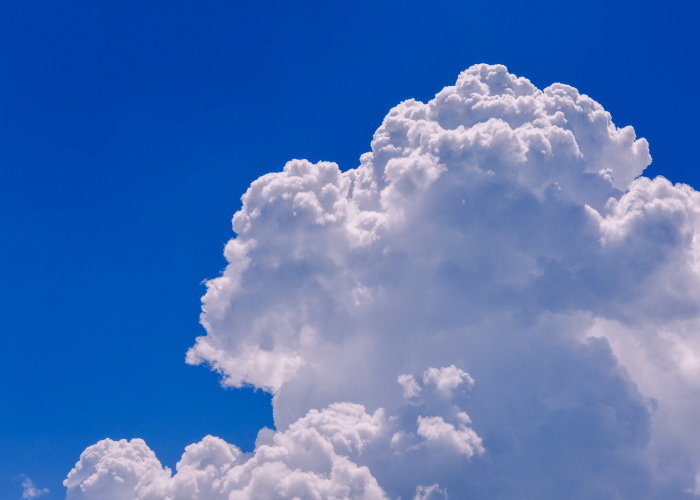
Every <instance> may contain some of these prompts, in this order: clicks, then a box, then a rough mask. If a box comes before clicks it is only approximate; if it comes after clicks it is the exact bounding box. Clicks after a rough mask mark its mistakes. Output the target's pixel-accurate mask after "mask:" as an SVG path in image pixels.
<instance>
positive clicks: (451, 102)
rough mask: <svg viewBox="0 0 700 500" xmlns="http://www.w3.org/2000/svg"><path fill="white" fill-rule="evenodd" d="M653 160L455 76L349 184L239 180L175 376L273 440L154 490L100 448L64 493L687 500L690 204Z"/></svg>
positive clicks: (504, 78) (696, 459) (574, 120)
mask: <svg viewBox="0 0 700 500" xmlns="http://www.w3.org/2000/svg"><path fill="white" fill-rule="evenodd" d="M650 162H651V157H650V155H649V149H648V145H647V142H646V141H645V140H644V139H637V138H636V137H635V133H634V130H633V129H632V128H631V127H625V128H617V127H616V126H615V125H614V124H613V122H612V119H611V116H610V114H609V113H607V112H606V111H605V110H604V109H603V108H602V106H600V105H599V104H598V103H596V102H595V101H593V100H592V99H591V98H589V97H588V96H586V95H582V94H579V92H578V91H577V90H576V89H574V88H572V87H569V86H567V85H562V84H554V85H552V86H550V87H548V88H546V89H544V90H543V91H542V90H539V89H537V88H535V87H534V86H533V85H532V84H531V83H530V82H529V81H528V80H526V79H524V78H516V77H515V76H513V75H511V74H509V73H508V72H507V71H506V68H504V67H503V66H489V65H478V66H473V67H472V68H470V69H468V70H466V71H464V72H463V73H462V74H461V75H460V76H459V78H458V80H457V83H456V84H455V85H454V86H451V87H446V88H445V89H443V90H442V91H441V92H439V93H438V94H437V95H436V96H435V98H434V99H433V100H432V101H430V102H428V103H425V104H424V103H421V102H417V101H414V100H409V101H405V102H403V103H401V104H399V105H398V106H397V107H395V108H394V109H392V110H391V111H390V112H389V114H388V115H387V116H386V118H385V119H384V121H383V123H382V125H381V127H380V128H379V129H378V130H377V132H376V133H375V135H374V139H373V141H372V150H371V152H369V153H366V154H364V155H362V157H361V159H360V166H358V167H357V168H355V169H351V170H347V171H345V172H342V171H341V170H340V168H339V167H338V166H337V165H336V164H335V163H328V162H319V163H316V164H313V163H310V162H308V161H305V160H293V161H290V162H289V163H287V165H286V166H285V167H284V170H283V171H282V172H278V173H271V174H267V175H265V176H263V177H261V178H260V179H258V180H256V181H255V182H253V184H252V185H251V186H250V188H249V189H248V191H247V192H246V193H245V195H244V196H243V198H242V201H243V206H242V208H241V210H240V211H238V212H237V213H236V214H235V215H234V218H233V229H234V231H235V232H236V233H237V236H236V238H234V239H232V240H231V241H229V243H228V244H227V245H226V249H225V256H226V258H227V260H228V262H229V264H228V266H227V268H226V270H225V271H224V272H223V274H222V276H220V277H218V278H215V279H212V280H210V281H209V282H208V283H207V287H208V288H207V293H206V295H205V296H204V297H203V299H202V300H203V312H202V316H201V322H202V325H203V326H204V327H205V329H206V335H205V336H202V337H199V338H198V339H197V341H196V344H195V345H194V346H193V347H192V348H191V349H190V350H189V352H188V353H187V362H188V363H192V364H197V363H206V364H208V365H209V366H211V367H212V369H214V370H216V371H218V372H219V373H220V374H221V376H222V383H223V384H224V385H226V386H231V387H242V386H255V387H258V388H261V389H264V390H266V391H269V392H271V393H273V394H274V399H273V407H274V417H275V425H276V427H277V429H278V431H277V432H273V431H271V430H263V431H261V433H260V436H259V439H258V444H257V447H256V449H255V451H254V452H253V453H252V454H241V453H240V451H239V450H238V449H237V448H235V447H232V446H231V445H228V444H226V443H224V442H222V441H221V440H218V439H216V438H212V437H208V438H205V439H204V441H202V442H201V443H197V444H195V445H191V446H190V447H188V448H187V449H186V451H185V454H184V455H183V459H182V461H181V462H180V463H179V464H178V467H177V473H176V474H175V475H171V473H170V471H169V470H167V469H163V468H162V467H161V466H160V464H159V463H158V461H157V459H156V458H155V456H154V455H153V453H152V452H151V451H150V450H148V448H147V447H146V445H145V444H144V443H143V442H141V441H138V440H132V441H131V442H130V443H127V442H125V441H121V442H119V443H115V442H113V441H103V442H100V443H98V444H97V445H95V446H93V447H91V448H88V450H86V452H85V453H84V454H83V456H82V457H81V460H80V462H79V463H78V465H77V466H76V468H75V469H74V470H73V471H72V472H71V473H70V475H69V477H68V479H67V480H66V483H65V484H66V486H67V487H68V496H69V498H85V499H88V498H115V499H117V498H119V499H121V498H130V499H131V498H139V499H147V498H170V499H180V498H183V499H184V498H187V499H210V498H212V499H213V498H217V499H218V498H227V499H242V498H251V499H253V498H255V499H258V498H259V499H268V498H270V499H272V498H290V499H291V498H300V499H302V498H303V499H306V498H309V499H311V498H313V499H316V498H318V499H321V498H323V499H325V498H344V499H346V498H347V499H351V498H353V499H354V498H391V499H394V498H398V497H399V496H400V497H401V498H404V499H408V498H416V499H428V498H431V499H432V498H446V497H450V498H473V499H488V500H496V499H512V498H519V499H529V498H532V499H538V500H543V499H560V498H568V499H586V500H589V499H591V498H595V499H618V498H634V499H643V498H655V499H680V498H691V497H694V495H695V494H696V493H697V492H699V491H700V484H697V482H696V479H695V478H696V476H697V475H698V472H699V471H700V431H698V430H697V425H696V419H697V415H698V414H700V413H698V412H700V335H698V333H697V332H698V331H699V329H700V279H699V278H700V275H699V274H698V273H699V272H700V239H699V238H698V236H697V235H700V227H699V224H700V195H698V193H697V192H696V191H694V190H693V189H692V188H690V187H689V186H684V185H680V184H678V185H672V184H671V183H670V182H668V181H667V180H666V179H664V178H661V177H659V178H656V179H654V180H651V179H648V178H645V177H640V175H641V174H642V172H643V170H644V169H645V168H646V166H647V165H649V163H650ZM694 492H695V493H694ZM110 495H111V496H110ZM119 495H122V496H119ZM149 495H150V496H149Z"/></svg>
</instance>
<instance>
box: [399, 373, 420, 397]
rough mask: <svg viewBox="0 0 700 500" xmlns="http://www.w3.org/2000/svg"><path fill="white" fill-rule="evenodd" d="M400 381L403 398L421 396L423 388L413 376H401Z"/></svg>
mask: <svg viewBox="0 0 700 500" xmlns="http://www.w3.org/2000/svg"><path fill="white" fill-rule="evenodd" d="M398 380H399V384H401V387H403V397H405V398H409V399H410V398H414V397H416V396H418V395H419V394H420V391H421V387H420V386H419V385H418V382H416V379H415V378H413V375H408V374H406V373H404V374H402V375H399V377H398Z"/></svg>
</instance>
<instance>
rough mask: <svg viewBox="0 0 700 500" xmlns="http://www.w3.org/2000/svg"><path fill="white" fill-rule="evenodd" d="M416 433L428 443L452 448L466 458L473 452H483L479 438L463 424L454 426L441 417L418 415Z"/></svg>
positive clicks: (472, 454)
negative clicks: (457, 426)
mask: <svg viewBox="0 0 700 500" xmlns="http://www.w3.org/2000/svg"><path fill="white" fill-rule="evenodd" d="M418 435H419V436H421V437H424V438H425V439H426V440H427V441H428V442H429V443H430V444H437V445H440V446H445V447H447V448H454V449H455V450H457V452H458V453H460V454H462V455H465V456H466V457H468V458H471V457H472V456H474V454H475V453H478V454H482V453H484V447H483V446H482V445H481V438H480V437H479V436H478V435H477V434H476V432H474V429H470V428H468V427H466V426H464V425H460V426H459V428H455V426H454V425H452V424H448V423H447V422H445V421H444V420H443V419H442V417H418Z"/></svg>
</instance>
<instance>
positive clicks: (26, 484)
mask: <svg viewBox="0 0 700 500" xmlns="http://www.w3.org/2000/svg"><path fill="white" fill-rule="evenodd" d="M48 492H49V490H48V489H47V488H43V489H40V488H37V486H36V484H34V481H32V480H31V479H30V478H29V477H27V476H24V479H23V480H22V498H30V499H31V498H39V497H40V496H42V495H45V494H47V493H48Z"/></svg>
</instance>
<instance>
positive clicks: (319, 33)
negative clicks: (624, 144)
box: [0, 0, 700, 499]
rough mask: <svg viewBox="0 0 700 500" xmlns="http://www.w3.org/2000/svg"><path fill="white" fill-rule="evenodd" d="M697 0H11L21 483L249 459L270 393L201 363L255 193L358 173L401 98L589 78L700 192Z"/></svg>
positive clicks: (5, 275) (9, 290) (589, 89)
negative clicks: (333, 173)
mask: <svg viewBox="0 0 700 500" xmlns="http://www.w3.org/2000/svg"><path fill="white" fill-rule="evenodd" d="M697 21H698V10H697V8H696V7H695V4H694V3H693V2H677V1H666V2H644V1H634V2H631V1H630V2H611V1H609V0H605V1H588V2H562V1H556V2H555V1H548V2H513V1H502V2H484V1H479V2H453V1H435V0H433V1H431V2H427V1H424V2H422V1H407V0H403V1H392V2H381V1H380V2H364V1H353V2H348V1H345V2H339V1H329V0H325V1H318V2H308V1H296V2H273V1H260V0H256V1H250V2H226V1H207V0H200V1H197V2H194V1H192V2H182V1H172V0H170V1H165V0H161V1H156V0H152V1H139V2H131V1H126V0H119V1H105V0H103V1H101V2H79V1H65V2H47V1H33V0H5V1H3V2H2V3H0V169H1V172H2V180H1V181H0V206H1V208H0V230H1V231H2V239H1V240H0V259H1V262H2V264H1V265H0V280H1V282H2V289H1V292H0V293H1V294H2V295H1V297H0V300H1V302H0V303H1V304H2V307H0V336H1V339H2V348H3V354H4V355H3V362H2V363H1V364H0V378H1V379H2V385H1V389H0V497H1V498H10V499H11V498H20V496H21V487H20V479H18V476H19V475H20V474H26V475H28V476H30V477H31V478H32V479H33V480H34V482H35V483H37V484H38V485H39V486H40V487H42V488H43V487H48V488H49V489H50V490H51V493H50V494H49V495H47V496H45V497H42V498H51V499H58V498H63V497H64V495H65V490H64V488H63V486H62V485H61V481H62V480H63V479H64V478H65V476H66V474H67V473H68V471H69V470H70V469H71V467H72V466H73V465H74V464H75V462H76V461H77V460H78V457H79V455H80V453H81V452H82V451H83V450H84V449H85V447H87V446H89V445H91V444H94V443H95V442H97V441H98V440H100V439H103V438H105V437H111V438H113V439H119V438H132V437H141V438H144V439H145V440H146V442H147V443H148V445H149V446H150V447H151V448H152V449H153V450H154V451H155V452H156V453H157V455H158V457H159V458H160V459H161V461H162V462H163V463H164V464H165V465H168V466H170V467H174V465H175V462H176V461H177V460H178V458H179V456H180V454H181V453H182V450H183V448H184V446H186V445H187V444H190V443H192V442H195V441H197V440H199V439H201V438H202V437H203V436H204V435H206V434H214V435H218V436H220V437H222V438H224V439H226V440H228V441H230V442H233V443H236V444H238V445H239V446H241V447H242V448H243V449H244V450H250V449H252V447H253V441H254V439H255V435H256V433H257V430H258V429H259V428H260V427H262V426H264V425H268V426H271V425H272V419H271V406H270V398H269V396H267V395H265V394H263V393H261V392H258V393H253V392H252V391H250V390H243V391H238V390H228V391H225V390H223V389H222V388H220V386H219V385H218V383H217V376H216V375H214V374H211V373H209V372H208V371H207V369H205V368H202V367H191V366H188V365H186V364H185V363H184V355H185V352H186V350H187V348H188V347H189V346H190V345H192V344H193V342H194V338H195V337H196V336H197V335H200V334H202V333H203V329H202V328H201V327H200V326H199V324H198V322H197V321H198V314H199V298H200V296H201V295H202V294H203V292H204V287H203V286H202V285H201V281H202V280H203V279H205V278H212V277H215V276H217V274H218V273H219V272H220V270H221V269H222V268H223V267H224V265H225V261H224V259H223V256H222V250H223V245H224V243H225V242H226V241H227V240H228V239H229V238H230V237H231V236H232V235H233V233H232V231H231V226H230V219H231V216H232V215H233V213H234V212H235V211H236V210H237V209H238V207H239V206H240V196H241V194H242V193H243V192H244V191H245V189H246V188H247V186H248V184H249V183H250V182H251V181H252V180H254V179H255V178H257V177H258V176H260V175H262V174H264V173H266V172H270V171H277V170H280V169H281V168H282V167H283V166H284V163H285V162H286V161H287V160H289V159H292V158H308V159H310V160H313V161H317V160H331V161H337V162H338V163H339V164H340V166H341V168H343V169H348V168H352V167H355V166H356V165H357V164H358V158H359V156H360V154H361V153H363V152H365V151H367V150H368V149H369V143H370V140H371V138H372V133H373V132H374V130H375V129H376V128H377V127H378V126H379V124H380V123H381V120H382V118H383V117H384V115H385V114H386V113H387V112H388V110H389V109H390V108H391V107H392V106H394V105H395V104H397V103H398V102H400V101H401V100H404V99H407V98H411V97H413V98H417V99H420V100H428V99H430V98H432V97H433V95H434V94H435V93H436V92H437V91H439V90H440V89H441V88H442V87H443V86H445V85H450V84H453V83H454V81H455V80H456V78H457V75H458V73H459V72H460V71H461V70H463V69H465V68H467V67H468V66H470V65H472V64H474V63H480V62H488V63H502V64H505V65H507V66H508V68H509V70H510V71H511V72H513V73H515V74H517V75H522V76H525V77H527V78H529V79H530V80H532V81H533V83H534V84H535V85H537V86H539V87H540V88H544V87H545V86H547V85H549V84H550V83H552V82H557V81H560V82H564V83H568V84H571V85H573V86H575V87H577V88H578V89H579V90H580V91H581V92H583V93H586V94H588V95H590V96H591V97H593V98H594V99H596V100H597V101H599V102H600V103H602V104H603V106H605V108H606V109H608V110H609V111H610V112H611V113H612V115H613V120H614V121H615V122H616V124H617V125H618V126H623V125H633V126H634V127H635V129H636V130H637V135H638V136H643V137H646V138H647V139H648V140H649V141H650V144H651V153H652V156H653V158H654V163H653V164H652V167H651V168H650V169H649V173H651V174H653V175H656V174H659V173H662V174H663V175H665V176H666V177H668V178H669V179H671V180H673V181H684V182H687V183H689V184H691V185H693V186H695V187H697V186H700V171H699V170H698V167H697V161H696V156H695V154H696V153H695V151H696V148H697V143H698V139H697V137H698V133H699V132H700V125H699V123H698V116H700V104H699V102H698V91H697V81H698V76H699V74H698V63H699V62H700V61H699V57H698V55H699V48H700V44H699V43H698V35H697Z"/></svg>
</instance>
